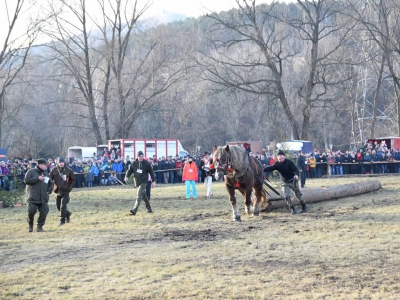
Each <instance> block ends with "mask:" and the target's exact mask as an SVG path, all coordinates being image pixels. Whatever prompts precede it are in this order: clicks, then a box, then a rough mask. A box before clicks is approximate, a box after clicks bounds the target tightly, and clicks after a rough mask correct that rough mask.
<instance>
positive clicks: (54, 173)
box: [50, 156, 76, 226]
mask: <svg viewBox="0 0 400 300" xmlns="http://www.w3.org/2000/svg"><path fill="white" fill-rule="evenodd" d="M50 178H51V179H52V180H53V181H54V183H55V184H54V193H56V195H57V196H56V206H57V209H58V210H59V211H60V225H59V226H62V225H64V224H65V222H67V223H69V221H70V218H71V214H72V213H71V212H70V211H69V210H68V209H67V204H68V203H69V200H70V198H69V193H70V192H71V191H72V189H73V188H74V186H75V183H76V177H75V174H74V172H73V171H72V170H71V169H70V168H68V167H67V166H66V165H65V159H64V157H62V156H60V157H59V158H58V163H57V166H55V167H54V168H53V169H52V170H51V171H50Z"/></svg>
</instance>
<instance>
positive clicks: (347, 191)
mask: <svg viewBox="0 0 400 300" xmlns="http://www.w3.org/2000/svg"><path fill="white" fill-rule="evenodd" d="M381 187H382V186H381V183H380V182H379V181H378V180H368V181H362V182H357V183H348V184H340V185H332V186H328V187H320V188H304V189H301V193H302V194H303V198H304V200H305V201H306V203H307V204H308V203H316V202H321V201H326V200H334V199H339V198H344V197H350V196H355V195H360V194H364V193H369V192H373V191H377V190H379V189H380V188H381ZM280 196H281V197H282V198H283V196H282V192H281V195H280ZM278 198H279V196H277V195H274V193H272V192H271V193H270V199H271V200H270V201H268V202H267V203H265V204H264V205H262V206H261V210H267V211H271V210H273V209H275V208H281V207H287V204H286V202H285V201H284V200H278ZM292 202H293V204H294V205H298V204H300V203H299V201H298V200H297V198H296V197H295V196H294V195H292Z"/></svg>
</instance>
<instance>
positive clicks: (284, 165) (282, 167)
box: [264, 158, 299, 182]
mask: <svg viewBox="0 0 400 300" xmlns="http://www.w3.org/2000/svg"><path fill="white" fill-rule="evenodd" d="M275 170H276V171H278V172H279V174H280V175H281V180H282V181H283V182H288V181H290V180H292V179H293V177H294V176H295V175H297V176H299V169H298V168H297V166H296V165H295V164H294V162H292V161H291V160H290V159H287V158H285V160H284V161H283V162H279V161H277V162H276V163H275V164H273V165H272V166H268V167H266V168H264V172H271V171H275Z"/></svg>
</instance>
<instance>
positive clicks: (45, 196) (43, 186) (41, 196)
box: [24, 158, 53, 232]
mask: <svg viewBox="0 0 400 300" xmlns="http://www.w3.org/2000/svg"><path fill="white" fill-rule="evenodd" d="M24 181H25V183H26V202H28V223H29V232H32V231H33V221H34V217H35V214H36V212H37V211H38V210H39V218H38V220H37V229H36V231H37V232H43V231H44V230H43V225H44V223H45V222H46V217H47V214H48V213H49V205H48V202H49V194H51V192H52V191H53V181H52V180H51V179H50V178H49V173H48V172H47V163H46V160H45V159H43V158H39V159H38V160H37V166H36V167H35V168H32V169H29V171H28V172H27V173H26V175H25V179H24Z"/></svg>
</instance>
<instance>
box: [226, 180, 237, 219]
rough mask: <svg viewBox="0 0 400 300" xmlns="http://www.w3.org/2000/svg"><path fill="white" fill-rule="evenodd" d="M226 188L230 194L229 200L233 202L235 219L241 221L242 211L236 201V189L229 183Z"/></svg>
mask: <svg viewBox="0 0 400 300" xmlns="http://www.w3.org/2000/svg"><path fill="white" fill-rule="evenodd" d="M226 189H227V191H228V194H229V201H230V202H231V205H232V213H233V221H235V222H240V221H241V219H240V211H239V208H238V206H237V203H236V196H235V189H234V188H233V187H232V186H230V185H229V184H227V185H226Z"/></svg>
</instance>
